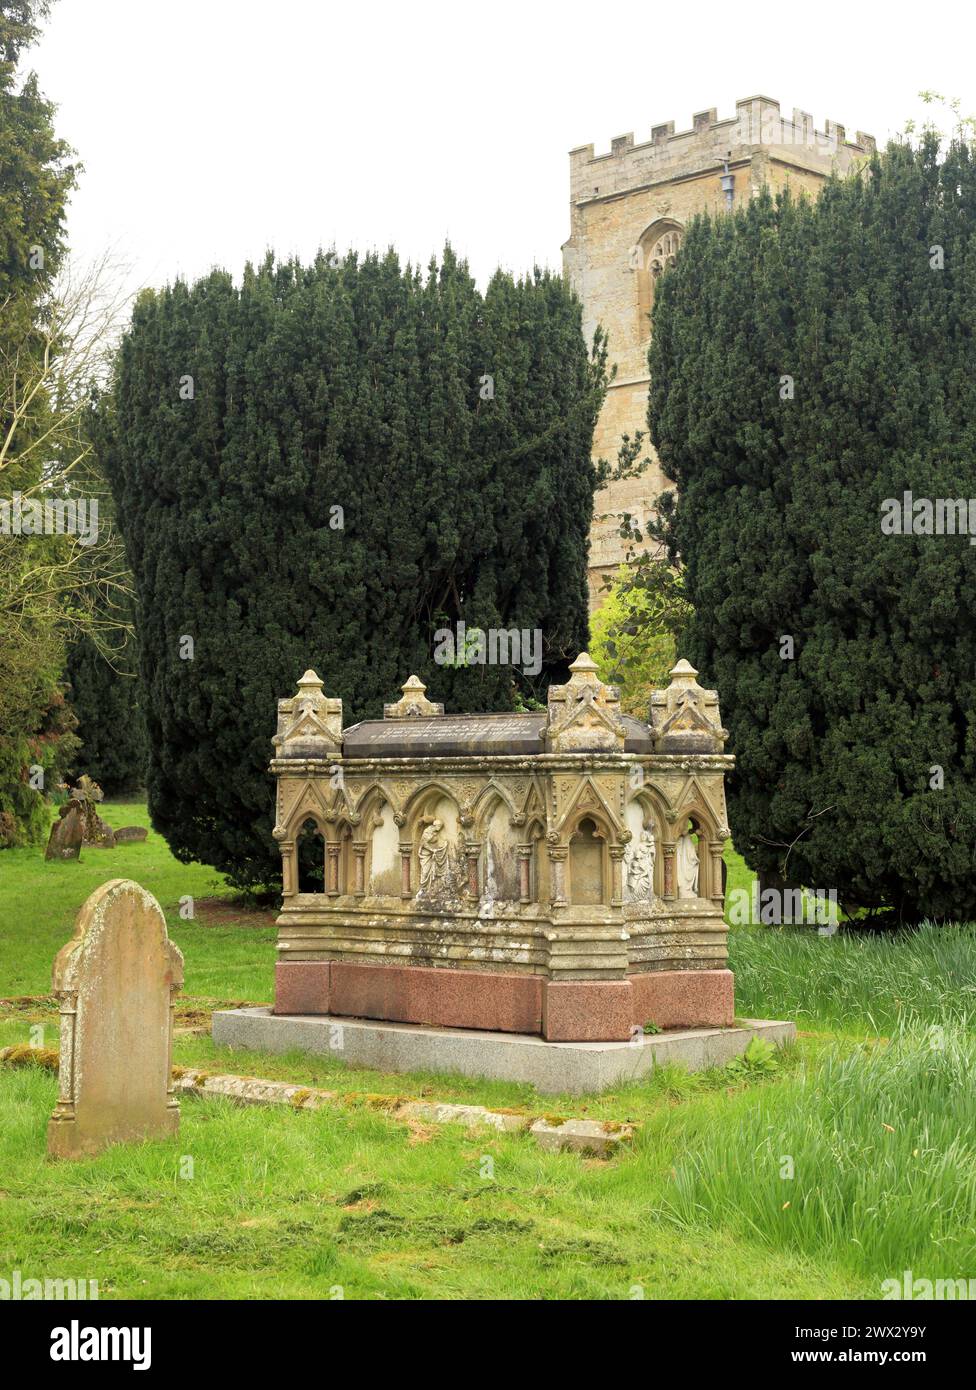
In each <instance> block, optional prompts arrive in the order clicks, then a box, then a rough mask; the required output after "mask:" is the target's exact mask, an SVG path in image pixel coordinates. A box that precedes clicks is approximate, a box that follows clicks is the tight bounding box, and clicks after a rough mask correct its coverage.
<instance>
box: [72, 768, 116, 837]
mask: <svg viewBox="0 0 976 1390" xmlns="http://www.w3.org/2000/svg"><path fill="white" fill-rule="evenodd" d="M71 796H72V799H73V800H75V801H78V802H80V803H81V806H82V809H83V811H84V816H85V844H86V845H95V846H97V847H98V848H99V849H114V848H115V832H114V831H113V829H112V827H111V826H110V825H107V824H106V822H105V821H103V820H102V818H101V816H100V815H99V814H98V803H99V802H100V801H104V799H105V797H104V793H103V792H102V789H101V787H100V786H99V785H98V783H97V782H93V781H92V779H91V778H90V777H89V776H88V774H87V772H86V773H84V774H83V775H82V776H81V777H79V778H78V784H77V786H76V787H75V789H74V791H73V792H72V793H71Z"/></svg>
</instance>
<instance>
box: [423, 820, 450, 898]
mask: <svg viewBox="0 0 976 1390" xmlns="http://www.w3.org/2000/svg"><path fill="white" fill-rule="evenodd" d="M418 853H419V856H420V891H421V893H433V892H435V891H436V890H437V888H438V886H441V887H447V877H448V869H449V867H450V866H449V853H448V845H447V840H446V839H445V838H444V822H443V821H440V820H435V821H432V822H431V824H430V825H428V827H427V829H426V830H425V831H424V833H423V834H422V835H421V837H420V848H419V850H418Z"/></svg>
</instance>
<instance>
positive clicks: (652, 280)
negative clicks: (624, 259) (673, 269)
mask: <svg viewBox="0 0 976 1390" xmlns="http://www.w3.org/2000/svg"><path fill="white" fill-rule="evenodd" d="M683 236H684V233H683V231H682V229H681V227H680V226H679V225H678V223H677V222H671V221H664V222H654V223H653V224H652V225H651V226H650V227H648V229H647V231H646V232H645V233H644V235H643V236H642V237H641V239H640V241H639V242H638V243H637V246H638V252H639V254H638V257H637V327H638V335H639V339H640V341H641V342H642V343H643V342H646V341H647V340H648V339H649V338H650V336H651V310H652V308H653V307H654V287H655V285H656V284H657V281H658V279H659V278H660V276H661V275H662V274H663V273H664V271H665V270H666V269H667V268H668V266H672V265H674V264H675V261H676V260H677V256H678V251H679V249H680V247H681V241H682V237H683Z"/></svg>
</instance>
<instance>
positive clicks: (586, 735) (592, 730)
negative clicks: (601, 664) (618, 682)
mask: <svg viewBox="0 0 976 1390" xmlns="http://www.w3.org/2000/svg"><path fill="white" fill-rule="evenodd" d="M569 669H570V672H571V675H570V678H569V680H568V682H567V683H566V684H565V685H551V686H550V687H549V702H548V719H547V723H546V729H545V740H546V749H547V750H548V751H549V752H567V751H568V752H572V751H576V752H584V751H589V750H591V749H593V750H598V749H616V750H618V751H619V750H622V749H623V746H624V741H625V739H626V737H627V732H626V727H625V725H624V722H623V719H622V718H621V716H620V693H619V691H618V690H617V688H616V686H613V685H604V683H603V681H601V680H600V677H599V675H598V674H597V672H598V667H597V664H596V662H595V661H594V660H593V659H592V657H591V656H590V655H589V653H587V652H581V653H580V655H579V656H578V657H577V658H576V660H575V661H574V662H573V664H572V665H571V666H570V668H569Z"/></svg>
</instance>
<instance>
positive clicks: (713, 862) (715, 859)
mask: <svg viewBox="0 0 976 1390" xmlns="http://www.w3.org/2000/svg"><path fill="white" fill-rule="evenodd" d="M708 853H709V876H708V887H709V894H708V896H709V897H710V898H711V899H712V901H713V902H716V903H720V902H724V900H725V894H724V893H723V892H722V841H721V840H709V842H708ZM698 872H699V874H700V873H701V866H700V865H699V868H698ZM698 891H699V893H700V894H701V896H702V897H704V896H705V895H704V894H703V893H702V892H701V884H699V885H698Z"/></svg>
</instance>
